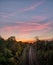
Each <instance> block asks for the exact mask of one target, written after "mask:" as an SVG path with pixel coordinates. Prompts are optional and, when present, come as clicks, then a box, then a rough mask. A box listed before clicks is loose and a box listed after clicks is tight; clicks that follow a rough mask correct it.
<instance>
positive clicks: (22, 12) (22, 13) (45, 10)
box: [0, 0, 53, 42]
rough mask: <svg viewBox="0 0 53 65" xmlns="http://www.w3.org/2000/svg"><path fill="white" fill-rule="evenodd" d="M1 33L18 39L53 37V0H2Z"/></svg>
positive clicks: (3, 35) (0, 11) (0, 10)
mask: <svg viewBox="0 0 53 65" xmlns="http://www.w3.org/2000/svg"><path fill="white" fill-rule="evenodd" d="M0 35H1V36H2V37H3V38H4V39H7V38H8V37H10V36H15V37H16V40H17V41H23V42H24V41H33V40H34V39H35V37H36V36H37V37H38V38H39V39H41V40H44V39H46V40H47V39H52V38H53V0H27V1H26V0H5V1H4V0H0Z"/></svg>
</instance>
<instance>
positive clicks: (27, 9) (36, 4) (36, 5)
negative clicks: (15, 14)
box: [19, 1, 43, 12]
mask: <svg viewBox="0 0 53 65" xmlns="http://www.w3.org/2000/svg"><path fill="white" fill-rule="evenodd" d="M41 4H43V1H41V2H38V3H35V4H33V5H31V6H29V7H26V8H23V9H20V10H19V12H24V11H29V10H34V9H36V8H37V7H38V6H40V5H41Z"/></svg>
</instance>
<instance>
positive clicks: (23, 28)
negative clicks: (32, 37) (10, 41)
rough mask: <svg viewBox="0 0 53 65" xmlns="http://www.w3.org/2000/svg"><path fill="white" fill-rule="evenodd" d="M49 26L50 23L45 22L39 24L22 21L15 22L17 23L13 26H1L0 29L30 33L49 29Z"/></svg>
mask: <svg viewBox="0 0 53 65" xmlns="http://www.w3.org/2000/svg"><path fill="white" fill-rule="evenodd" d="M50 28H51V27H50V23H46V24H39V23H35V24H32V23H26V22H22V23H19V25H18V23H17V25H14V26H5V27H3V28H1V29H0V30H1V31H3V30H4V31H6V32H15V31H16V32H19V33H25V34H26V33H30V32H33V31H44V30H46V29H47V30H49V29H50Z"/></svg>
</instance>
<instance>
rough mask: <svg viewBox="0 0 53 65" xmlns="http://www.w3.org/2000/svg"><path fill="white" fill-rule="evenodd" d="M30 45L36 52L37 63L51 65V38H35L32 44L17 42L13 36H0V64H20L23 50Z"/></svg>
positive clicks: (52, 50)
mask: <svg viewBox="0 0 53 65" xmlns="http://www.w3.org/2000/svg"><path fill="white" fill-rule="evenodd" d="M27 46H32V47H33V48H34V50H35V52H36V54H37V58H38V60H39V65H53V40H51V41H44V40H37V41H36V42H33V44H29V43H28V42H26V43H23V42H21V41H19V42H17V41H16V39H15V37H14V36H11V37H9V38H8V39H7V40H5V39H4V38H2V37H0V65H20V61H22V59H20V57H21V55H22V52H23V50H24V49H25V48H26V47H27Z"/></svg>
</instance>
